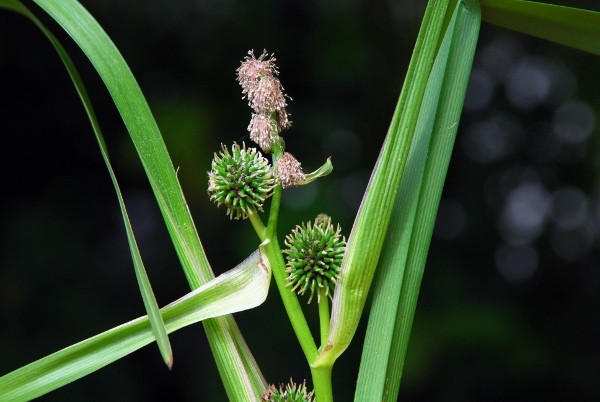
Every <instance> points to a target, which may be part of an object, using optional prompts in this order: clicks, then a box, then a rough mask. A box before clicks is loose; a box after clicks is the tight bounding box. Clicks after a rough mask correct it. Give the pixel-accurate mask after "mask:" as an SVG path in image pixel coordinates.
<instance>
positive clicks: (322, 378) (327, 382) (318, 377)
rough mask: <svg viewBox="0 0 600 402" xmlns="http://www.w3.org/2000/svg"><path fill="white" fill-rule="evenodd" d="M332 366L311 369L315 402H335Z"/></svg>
mask: <svg viewBox="0 0 600 402" xmlns="http://www.w3.org/2000/svg"><path fill="white" fill-rule="evenodd" d="M332 368H333V364H331V365H323V366H319V367H312V366H311V368H310V372H311V375H312V379H313V386H314V387H315V400H316V401H317V402H333V391H332V387H331V369H332Z"/></svg>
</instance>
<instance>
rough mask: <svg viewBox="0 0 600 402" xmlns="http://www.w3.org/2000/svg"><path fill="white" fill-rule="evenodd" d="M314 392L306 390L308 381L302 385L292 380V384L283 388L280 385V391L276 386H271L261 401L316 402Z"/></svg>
mask: <svg viewBox="0 0 600 402" xmlns="http://www.w3.org/2000/svg"><path fill="white" fill-rule="evenodd" d="M313 395H314V391H310V392H308V390H307V389H306V381H304V382H303V383H302V385H300V384H295V383H294V382H293V381H292V379H291V378H290V383H289V384H287V385H286V386H285V388H284V387H283V385H279V389H277V388H276V387H275V385H270V386H269V389H267V390H266V391H265V392H264V393H263V394H262V398H261V400H262V401H263V402H314V399H313V398H314V396H313Z"/></svg>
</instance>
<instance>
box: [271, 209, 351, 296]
mask: <svg viewBox="0 0 600 402" xmlns="http://www.w3.org/2000/svg"><path fill="white" fill-rule="evenodd" d="M340 232H341V229H340V226H339V225H338V227H337V229H334V227H333V224H332V223H331V218H330V217H329V216H327V215H325V214H319V216H317V218H316V219H315V222H314V224H312V225H311V223H310V222H309V223H308V224H304V223H303V224H302V226H296V228H295V229H294V230H293V231H292V233H291V234H289V235H288V236H287V237H286V238H285V245H286V246H287V248H286V249H285V250H284V251H283V252H284V253H285V254H287V256H286V258H287V267H286V271H287V273H288V274H289V276H288V277H287V281H288V284H287V286H292V290H294V291H295V290H296V289H298V294H299V295H303V294H304V293H305V292H306V291H308V290H310V298H309V299H308V302H309V303H310V301H311V300H312V298H313V296H314V293H315V291H317V302H320V301H321V300H320V295H319V293H320V290H321V289H325V295H326V296H329V297H331V295H332V291H333V288H334V287H335V282H336V280H337V278H338V276H339V274H340V266H341V264H342V258H343V257H344V252H345V250H346V238H344V237H342V236H341V234H340Z"/></svg>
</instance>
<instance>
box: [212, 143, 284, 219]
mask: <svg viewBox="0 0 600 402" xmlns="http://www.w3.org/2000/svg"><path fill="white" fill-rule="evenodd" d="M221 148H222V151H221V152H219V154H218V155H217V153H215V156H214V158H213V161H212V169H211V171H210V172H209V173H208V180H209V182H208V193H209V194H210V199H211V200H213V201H214V202H215V203H216V204H217V205H218V206H220V205H221V204H225V206H226V207H227V215H229V217H230V218H235V219H239V218H240V217H242V219H245V218H247V217H248V215H249V214H251V213H253V212H255V211H257V210H258V211H262V205H263V203H264V201H265V200H266V199H267V198H269V197H270V196H271V195H272V193H273V188H274V187H275V179H274V178H273V174H272V173H271V167H270V165H269V162H268V161H267V159H266V158H265V157H263V156H262V154H261V153H260V152H259V151H257V150H256V149H255V148H248V149H246V146H245V145H244V144H242V147H240V146H239V145H238V144H235V143H234V144H233V146H232V147H231V152H229V150H228V149H227V148H226V147H225V146H224V145H221Z"/></svg>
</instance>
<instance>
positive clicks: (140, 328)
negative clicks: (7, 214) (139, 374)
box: [0, 246, 271, 402]
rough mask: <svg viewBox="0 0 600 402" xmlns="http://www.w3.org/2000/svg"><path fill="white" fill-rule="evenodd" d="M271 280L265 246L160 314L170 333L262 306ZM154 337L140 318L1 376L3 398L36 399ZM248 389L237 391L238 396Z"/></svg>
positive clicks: (0, 384) (147, 322) (144, 318)
mask: <svg viewBox="0 0 600 402" xmlns="http://www.w3.org/2000/svg"><path fill="white" fill-rule="evenodd" d="M270 280H271V267H270V265H269V262H268V260H267V258H266V257H265V255H264V252H263V251H262V246H261V247H259V250H257V251H255V252H254V253H253V254H252V255H250V257H248V258H247V259H246V260H244V261H243V262H242V263H241V264H239V265H238V266H237V267H235V268H234V269H232V270H230V271H227V272H226V273H224V274H222V275H220V276H218V277H217V278H215V279H213V280H212V281H210V282H208V283H207V284H205V285H203V286H201V287H200V288H198V289H196V290H194V291H192V292H191V293H188V294H187V295H185V296H184V297H182V298H181V299H179V300H176V301H174V302H173V303H171V304H169V305H168V306H166V307H163V308H162V309H161V310H160V311H161V314H162V318H163V319H164V321H165V325H166V328H167V332H169V333H171V332H173V331H176V330H178V329H180V328H182V327H185V326H187V325H190V324H193V323H195V322H198V321H201V320H205V319H207V318H211V317H218V316H221V315H224V314H231V313H234V312H238V311H242V310H247V309H250V308H253V307H256V306H258V305H260V304H261V303H262V302H263V301H264V300H265V299H266V297H267V293H268V291H269V283H270ZM154 339H155V338H154V335H153V334H152V330H151V327H150V323H149V320H148V317H147V316H144V317H140V318H137V319H135V320H133V321H130V322H128V323H126V324H123V325H120V326H118V327H116V328H113V329H111V330H108V331H106V332H103V333H101V334H99V335H96V336H94V337H92V338H89V339H86V340H85V341H82V342H79V343H77V344H75V345H73V346H69V347H68V348H65V349H63V350H61V351H58V352H56V353H54V354H51V355H50V356H47V357H45V358H43V359H40V360H38V361H36V362H34V363H31V364H28V365H27V366H24V367H22V368H20V369H18V370H16V371H13V372H12V373H9V374H7V375H5V376H3V377H0V390H1V391H2V393H1V394H0V396H1V398H0V399H2V400H3V401H12V402H18V401H29V400H31V399H33V398H37V397H39V396H40V395H44V394H46V393H48V392H50V391H52V390H54V389H56V388H59V387H61V386H63V385H65V384H68V383H70V382H72V381H74V380H77V379H78V378H81V377H83V376H85V375H87V374H89V373H92V372H94V371H95V370H98V369H100V368H102V367H104V366H106V365H107V364H109V363H111V362H113V361H115V360H117V359H120V358H121V357H123V356H126V355H128V354H129V353H132V352H134V351H136V350H137V349H139V348H141V347H143V346H145V345H147V344H149V343H151V342H153V341H154ZM265 388H266V386H265V387H264V388H262V389H261V390H260V391H259V392H258V393H256V394H252V395H247V396H245V398H247V399H246V400H254V399H256V398H257V396H258V395H260V393H261V392H262V391H264V389H265ZM243 391H244V390H243V389H239V390H236V392H237V395H241V394H243ZM240 398H241V397H240Z"/></svg>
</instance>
